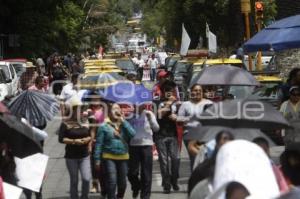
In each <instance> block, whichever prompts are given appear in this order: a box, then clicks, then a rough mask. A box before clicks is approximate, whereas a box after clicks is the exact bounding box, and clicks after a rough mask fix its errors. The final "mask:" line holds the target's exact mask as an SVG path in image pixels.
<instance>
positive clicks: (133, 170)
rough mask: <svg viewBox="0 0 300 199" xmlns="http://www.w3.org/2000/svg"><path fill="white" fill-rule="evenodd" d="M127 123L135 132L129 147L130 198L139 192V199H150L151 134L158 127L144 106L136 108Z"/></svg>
mask: <svg viewBox="0 0 300 199" xmlns="http://www.w3.org/2000/svg"><path fill="white" fill-rule="evenodd" d="M129 123H130V124H131V125H132V127H133V128H134V129H135V131H136V134H135V136H134V137H133V138H132V139H131V141H130V147H129V156H130V159H129V165H128V166H129V170H128V179H129V181H130V183H131V187H132V197H133V198H137V196H138V194H139V192H140V195H141V198H143V199H150V194H151V184H152V165H153V157H152V146H153V144H154V143H153V132H157V131H158V130H159V125H158V122H157V120H156V118H155V115H154V113H153V112H151V111H148V110H145V106H144V105H141V106H139V107H137V113H136V114H134V115H133V116H132V118H131V119H130V120H129ZM140 170H141V171H140ZM139 173H141V177H139Z"/></svg>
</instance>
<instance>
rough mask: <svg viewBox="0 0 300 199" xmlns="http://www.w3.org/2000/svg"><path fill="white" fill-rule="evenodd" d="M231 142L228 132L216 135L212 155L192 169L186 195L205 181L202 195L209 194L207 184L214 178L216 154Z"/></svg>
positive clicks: (231, 136)
mask: <svg viewBox="0 0 300 199" xmlns="http://www.w3.org/2000/svg"><path fill="white" fill-rule="evenodd" d="M232 140H234V136H233V135H232V133H231V132H229V131H220V132H219V133H218V134H217V135H216V137H215V142H216V146H215V149H214V152H213V154H212V155H211V157H208V158H207V159H205V160H204V161H203V162H202V163H200V164H199V165H197V167H196V168H195V169H194V171H193V172H192V174H191V177H190V179H189V182H188V195H190V194H192V191H193V189H194V187H195V186H196V185H197V184H198V183H200V182H201V181H203V180H207V181H206V182H205V183H204V185H203V186H206V189H205V190H206V191H205V193H202V194H204V195H205V196H207V195H208V194H209V193H210V191H209V190H208V187H209V184H211V182H212V179H213V176H214V169H215V164H216V157H217V153H218V151H219V149H220V148H221V147H222V146H223V145H224V144H226V143H227V142H230V141H232ZM204 195H203V196H204ZM203 198H205V197H203Z"/></svg>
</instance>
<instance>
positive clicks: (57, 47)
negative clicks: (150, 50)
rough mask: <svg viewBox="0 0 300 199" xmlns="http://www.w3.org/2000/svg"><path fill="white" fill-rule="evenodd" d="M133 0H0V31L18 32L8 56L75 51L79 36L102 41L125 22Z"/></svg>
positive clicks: (131, 9)
mask: <svg viewBox="0 0 300 199" xmlns="http://www.w3.org/2000/svg"><path fill="white" fill-rule="evenodd" d="M136 2H137V1H135V0H0V5H1V6H0V34H5V35H12V34H14V35H19V44H20V47H18V48H15V47H14V48H11V52H10V54H11V56H26V57H36V56H41V55H47V54H50V53H53V52H54V51H57V52H59V53H67V52H69V51H73V52H75V51H77V50H78V49H79V47H80V45H81V43H82V40H83V38H86V37H90V38H91V39H90V40H91V41H93V43H92V45H94V44H96V43H102V44H105V43H106V42H107V35H109V34H111V33H114V32H116V31H118V30H119V29H121V28H122V27H124V26H125V24H126V21H127V19H128V18H129V17H130V16H131V15H132V12H133V10H134V9H137V5H136Z"/></svg>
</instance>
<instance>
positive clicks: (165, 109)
mask: <svg viewBox="0 0 300 199" xmlns="http://www.w3.org/2000/svg"><path fill="white" fill-rule="evenodd" d="M174 91H175V84H168V85H165V86H164V94H165V98H164V100H163V102H162V103H160V105H159V108H158V124H159V126H160V130H159V132H158V133H157V134H156V135H155V144H156V147H157V150H158V156H159V164H160V170H161V175H162V179H163V183H162V185H163V189H164V193H166V194H169V193H170V192H171V185H172V187H173V189H174V190H175V191H178V190H179V186H178V184H177V180H178V177H179V163H180V157H179V156H180V152H179V143H178V139H177V128H176V120H177V115H176V114H177V111H178V109H177V105H176V103H177V101H176V96H174ZM169 158H170V159H171V164H169ZM168 165H171V171H169V166H168Z"/></svg>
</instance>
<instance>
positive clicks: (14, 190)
mask: <svg viewBox="0 0 300 199" xmlns="http://www.w3.org/2000/svg"><path fill="white" fill-rule="evenodd" d="M3 189H4V198H5V199H19V198H20V197H21V195H22V192H23V189H20V188H19V187H16V186H14V185H11V184H8V183H5V182H3Z"/></svg>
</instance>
